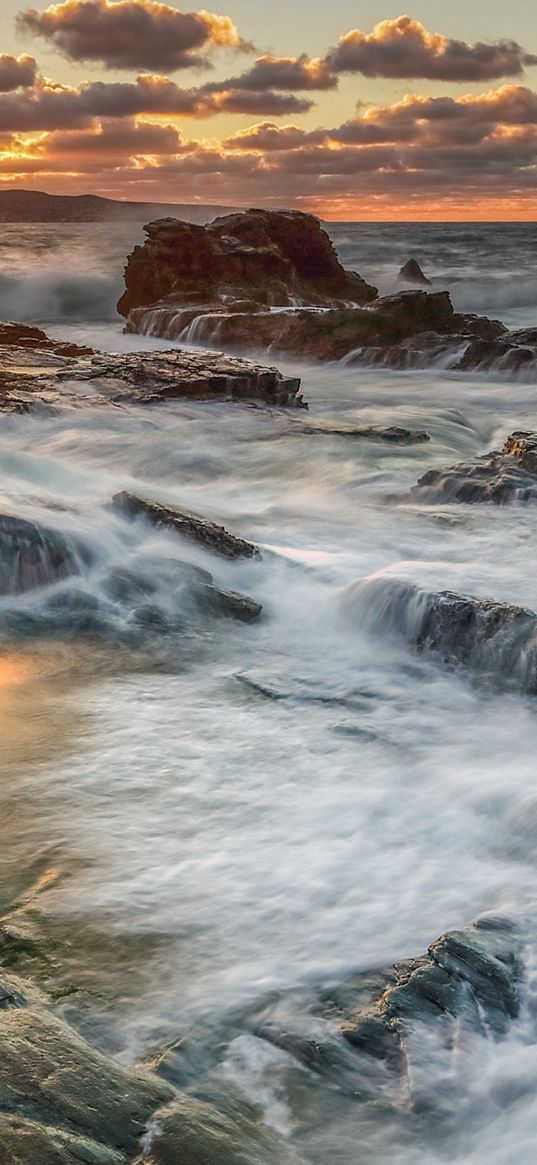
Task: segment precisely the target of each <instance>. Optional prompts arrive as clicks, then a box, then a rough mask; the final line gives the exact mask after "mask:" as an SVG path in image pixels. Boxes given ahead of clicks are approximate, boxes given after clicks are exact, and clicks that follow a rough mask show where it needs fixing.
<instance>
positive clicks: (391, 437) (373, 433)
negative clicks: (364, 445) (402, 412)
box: [302, 425, 431, 445]
mask: <svg viewBox="0 0 537 1165" xmlns="http://www.w3.org/2000/svg"><path fill="white" fill-rule="evenodd" d="M302 431H303V432H307V433H319V434H322V436H324V437H356V438H358V439H360V440H364V441H382V442H386V444H388V445H422V444H423V443H424V442H425V441H430V440H431V438H430V436H429V434H428V433H426V432H425V431H424V430H423V429H404V428H401V426H400V425H389V426H387V428H385V429H382V428H380V427H379V428H377V427H376V426H374V425H371V426H369V427H368V428H365V429H360V428H357V429H352V428H348V429H336V428H330V427H329V426H327V427H326V428H320V427H319V426H318V425H308V427H307V429H303V430H302Z"/></svg>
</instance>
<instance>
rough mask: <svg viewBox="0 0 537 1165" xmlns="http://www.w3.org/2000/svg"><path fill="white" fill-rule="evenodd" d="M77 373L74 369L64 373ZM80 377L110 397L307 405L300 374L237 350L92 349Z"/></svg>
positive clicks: (117, 399)
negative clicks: (247, 357) (284, 372)
mask: <svg viewBox="0 0 537 1165" xmlns="http://www.w3.org/2000/svg"><path fill="white" fill-rule="evenodd" d="M60 376H61V378H62V379H63V378H65V377H69V379H72V378H73V372H72V371H69V373H64V374H60ZM77 378H78V379H81V380H86V381H90V382H91V386H92V390H93V392H95V391H97V392H98V393H100V394H101V395H102V397H103V398H104V399H106V400H108V401H110V400H112V401H114V402H116V403H121V402H123V403H127V404H129V403H132V404H155V403H158V402H159V401H168V400H178V399H181V398H182V399H187V400H238V401H253V400H257V401H261V402H262V403H264V404H268V405H272V406H275V407H285V406H293V407H298V408H307V405H304V401H303V399H302V397H301V396H300V395H299V393H298V390H299V388H300V379H299V377H296V376H282V374H281V372H278V370H277V369H276V368H267V367H266V366H263V365H259V364H254V363H253V362H252V361H250V360H242V359H240V357H238V356H235V357H233V356H225V355H222V354H221V353H219V354H217V355H216V354H212V353H209V352H189V351H186V350H178V349H175V348H172V349H170V351H166V352H138V353H134V354H122V355H119V356H112V355H100V354H97V355H94V356H93V358H92V360H91V362H90V363H89V365H88V366H87V367H85V368H83V369H81V370H79V371H78V372H77Z"/></svg>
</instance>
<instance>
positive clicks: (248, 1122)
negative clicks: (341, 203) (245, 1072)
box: [133, 1089, 289, 1165]
mask: <svg viewBox="0 0 537 1165" xmlns="http://www.w3.org/2000/svg"><path fill="white" fill-rule="evenodd" d="M215 1099H216V1102H217V1103H214V1100H213V1097H212V1096H211V1094H209V1097H207V1098H205V1097H204V1098H201V1099H198V1098H196V1097H193V1096H184V1095H183V1096H178V1097H177V1099H176V1100H175V1101H174V1102H173V1103H172V1104H170V1105H169V1106H168V1107H167V1108H165V1109H162V1111H160V1112H157V1113H156V1114H155V1118H154V1122H153V1126H152V1128H150V1130H149V1135H148V1137H147V1143H148V1147H147V1148H146V1149H145V1151H144V1152H143V1153H142V1154H141V1155H140V1156H139V1157H137V1158H136V1160H135V1161H134V1162H133V1165H179V1163H183V1162H184V1165H213V1163H214V1165H276V1162H278V1165H286V1162H288V1161H289V1155H288V1151H287V1148H286V1145H285V1142H284V1141H283V1140H282V1139H281V1138H280V1137H279V1136H278V1134H277V1133H275V1132H274V1131H272V1130H271V1129H269V1128H268V1127H267V1126H266V1125H264V1124H263V1123H262V1121H261V1118H260V1110H259V1109H257V1108H255V1107H254V1106H253V1105H250V1104H248V1103H247V1102H246V1101H245V1100H244V1098H243V1097H239V1096H238V1095H236V1094H234V1093H233V1092H232V1091H231V1089H229V1090H228V1091H227V1092H226V1093H225V1094H223V1093H222V1092H221V1091H219V1092H218V1093H217V1095H216V1097H215Z"/></svg>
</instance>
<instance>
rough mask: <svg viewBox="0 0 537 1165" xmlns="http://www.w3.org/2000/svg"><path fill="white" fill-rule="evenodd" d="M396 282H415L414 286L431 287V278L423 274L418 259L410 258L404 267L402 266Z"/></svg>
mask: <svg viewBox="0 0 537 1165" xmlns="http://www.w3.org/2000/svg"><path fill="white" fill-rule="evenodd" d="M396 282H397V283H398V284H399V285H401V284H406V285H407V286H408V284H409V283H410V284H413V286H414V287H431V280H430V279H427V276H426V275H424V274H423V271H422V269H421V267H420V265H419V263H418V262H417V260H416V259H409V260H408V263H405V265H404V267H401V270H400V271H399V274H398V276H397V280H396Z"/></svg>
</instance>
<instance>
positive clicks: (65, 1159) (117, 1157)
mask: <svg viewBox="0 0 537 1165" xmlns="http://www.w3.org/2000/svg"><path fill="white" fill-rule="evenodd" d="M0 1145H1V1147H2V1165H81V1163H82V1165H126V1160H127V1159H126V1157H125V1154H124V1153H123V1152H121V1151H119V1150H116V1149H111V1148H109V1147H108V1146H106V1145H102V1144H98V1143H97V1141H94V1140H93V1139H92V1138H91V1139H90V1138H89V1137H84V1136H77V1135H76V1134H75V1133H73V1132H72V1130H71V1129H69V1130H63V1129H58V1128H54V1127H53V1126H50V1125H45V1124H40V1123H39V1122H38V1121H35V1120H27V1119H24V1118H23V1117H20V1116H18V1115H16V1116H14V1115H12V1114H10V1113H5V1112H3V1113H0Z"/></svg>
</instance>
